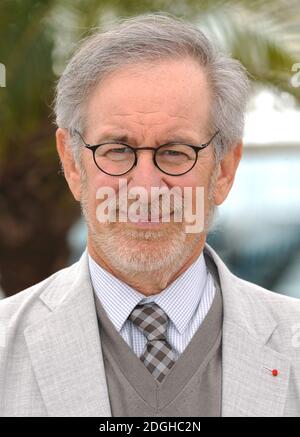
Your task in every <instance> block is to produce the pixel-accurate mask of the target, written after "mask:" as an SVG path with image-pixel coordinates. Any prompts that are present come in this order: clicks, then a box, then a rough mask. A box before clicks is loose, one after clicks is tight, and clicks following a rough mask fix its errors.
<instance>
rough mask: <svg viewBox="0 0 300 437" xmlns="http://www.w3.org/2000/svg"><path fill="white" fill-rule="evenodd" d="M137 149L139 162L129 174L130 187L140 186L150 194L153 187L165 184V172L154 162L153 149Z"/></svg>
mask: <svg viewBox="0 0 300 437" xmlns="http://www.w3.org/2000/svg"><path fill="white" fill-rule="evenodd" d="M137 150H138V152H137V164H136V166H135V167H133V169H132V170H131V171H130V173H129V175H128V188H130V186H134V187H136V186H140V187H143V188H145V189H146V190H147V191H148V193H149V194H150V192H151V187H161V186H162V185H165V184H163V181H162V179H163V178H164V173H162V172H161V171H160V170H159V168H157V167H156V165H155V164H154V162H153V154H154V151H153V150H139V149H137Z"/></svg>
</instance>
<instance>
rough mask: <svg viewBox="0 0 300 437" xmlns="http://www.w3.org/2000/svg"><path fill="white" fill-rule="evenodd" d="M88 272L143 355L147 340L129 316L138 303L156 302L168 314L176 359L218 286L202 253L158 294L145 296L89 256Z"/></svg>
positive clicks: (115, 320)
mask: <svg viewBox="0 0 300 437" xmlns="http://www.w3.org/2000/svg"><path fill="white" fill-rule="evenodd" d="M89 270H90V276H91V281H92V285H93V288H94V291H95V294H96V298H98V299H99V300H100V303H101V305H102V307H103V308H104V310H105V311H106V314H107V316H108V317H109V319H110V320H111V322H112V323H113V325H114V327H115V328H116V330H117V331H118V332H119V334H120V335H121V336H122V337H123V339H124V340H125V341H126V343H127V344H128V345H129V347H130V348H131V349H132V350H133V351H134V352H135V353H136V355H137V356H138V357H140V356H141V354H142V352H143V350H144V348H145V345H146V342H147V340H146V337H145V336H144V334H143V333H142V332H141V331H140V330H139V329H138V328H137V327H136V325H134V324H133V323H132V322H131V321H130V320H128V316H129V315H130V313H131V312H132V310H133V309H134V307H135V306H136V305H137V304H143V303H149V302H155V303H156V304H157V305H159V306H160V307H161V308H162V309H163V310H164V311H165V312H166V314H167V315H168V317H169V323H168V327H167V339H168V341H169V343H170V345H171V346H172V348H173V350H174V354H175V359H176V360H177V359H178V357H179V356H180V354H181V353H182V352H183V351H184V349H185V348H186V347H187V345H188V344H189V342H190V341H191V339H192V337H193V335H194V334H195V332H196V331H197V329H198V328H199V327H200V325H201V323H202V321H203V320H204V318H205V316H206V314H207V313H208V311H209V309H210V306H211V304H212V301H213V298H214V295H215V287H214V283H213V278H212V277H211V274H210V273H209V272H208V270H207V268H206V265H205V260H204V256H203V253H201V254H200V256H199V257H198V258H197V259H196V261H195V262H194V263H193V264H192V265H191V266H190V267H189V268H188V269H187V270H186V271H185V272H183V273H182V274H181V275H180V276H179V277H178V278H177V279H176V280H175V281H173V282H172V283H171V284H170V285H169V286H168V287H166V288H165V289H164V290H162V291H161V292H160V293H159V294H156V295H152V296H147V297H146V296H144V295H143V294H141V293H140V292H138V291H137V290H135V289H133V288H132V287H130V286H129V285H128V284H126V283H124V282H123V281H121V280H120V279H118V278H117V277H115V276H113V275H112V274H111V273H109V272H108V271H107V270H105V269H104V268H102V267H101V266H99V264H97V263H96V262H95V260H94V259H93V258H92V257H91V256H90V255H89Z"/></svg>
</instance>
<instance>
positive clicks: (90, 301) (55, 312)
mask: <svg viewBox="0 0 300 437" xmlns="http://www.w3.org/2000/svg"><path fill="white" fill-rule="evenodd" d="M76 266H77V270H74V269H72V270H71V271H70V274H69V275H70V276H69V277H68V278H66V277H64V282H61V281H59V280H57V281H56V282H55V281H54V284H53V286H52V288H51V289H49V288H47V289H46V292H45V293H44V294H42V295H41V299H42V301H43V304H45V305H47V306H48V307H49V309H50V310H51V312H50V313H49V315H48V316H47V317H46V318H44V319H43V320H41V321H40V322H39V323H36V324H34V325H31V326H30V327H29V328H27V329H26V330H25V332H24V334H25V339H26V343H27V347H28V350H29V354H30V357H31V361H32V366H33V369H34V372H35V375H36V379H37V383H38V385H39V388H40V391H41V394H42V396H43V399H44V402H45V405H46V408H47V411H48V414H49V416H98V417H99V416H111V411H110V404H109V397H108V391H107V384H106V379H105V371H104V364H103V357H102V351H101V345H100V337H99V330H98V322H97V317H96V312H95V305H94V297H93V291H92V288H91V285H90V280H89V276H88V265H87V252H85V253H84V254H83V256H82V258H81V260H80V261H79V263H77V264H76ZM74 276H75V279H74ZM64 296H65V297H64ZM63 297H64V299H63ZM62 299H63V301H62V302H60V303H59V304H58V303H57V302H58V301H61V300H62Z"/></svg>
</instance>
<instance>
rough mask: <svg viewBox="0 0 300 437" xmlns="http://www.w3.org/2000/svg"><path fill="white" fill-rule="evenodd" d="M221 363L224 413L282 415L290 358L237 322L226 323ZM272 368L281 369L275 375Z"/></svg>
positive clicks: (231, 414) (230, 414)
mask: <svg viewBox="0 0 300 437" xmlns="http://www.w3.org/2000/svg"><path fill="white" fill-rule="evenodd" d="M222 364H223V366H222V368H223V379H222V392H223V395H222V416H244V417H245V416H260V417H261V416H269V417H271V416H274V417H275V416H276V417H278V416H282V415H283V412H284V405H285V400H286V395H287V389H288V382H289V373H290V360H289V358H287V357H285V356H284V355H282V354H279V353H278V352H276V351H274V350H272V349H270V348H269V347H267V346H264V345H263V344H261V343H259V342H258V341H257V339H255V338H253V337H252V336H251V335H249V334H248V333H247V332H246V331H245V330H243V329H242V328H241V327H239V326H237V325H235V324H234V323H231V322H228V323H226V322H224V325H223V356H222ZM268 369H269V370H268ZM272 369H277V370H278V372H279V373H278V376H273V375H272V372H271V370H272Z"/></svg>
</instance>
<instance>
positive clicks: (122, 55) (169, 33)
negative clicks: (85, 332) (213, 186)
mask: <svg viewBox="0 0 300 437" xmlns="http://www.w3.org/2000/svg"><path fill="white" fill-rule="evenodd" d="M187 56H190V57H192V58H193V59H195V60H197V61H198V62H199V64H200V65H201V66H202V68H204V71H205V72H206V76H207V80H208V83H209V85H210V88H211V92H212V98H213V100H212V101H213V104H212V108H211V114H210V126H209V129H210V130H211V131H213V130H216V129H218V130H219V131H220V138H221V140H220V141H218V144H216V146H215V154H216V156H217V158H220V157H221V156H223V154H224V153H225V152H226V151H227V150H228V149H229V148H230V147H232V146H233V145H235V144H237V143H238V142H239V141H240V140H241V139H242V136H243V129H244V114H245V110H246V104H247V98H248V95H249V90H250V81H249V79H248V76H247V72H246V69H245V68H244V67H243V66H242V64H241V63H240V62H239V61H237V60H235V59H233V58H231V57H230V56H227V55H226V54H224V53H222V52H221V51H220V50H219V49H218V48H217V47H215V46H214V45H213V44H212V43H211V42H210V41H209V40H208V39H207V38H206V36H205V35H204V34H203V32H202V31H201V30H200V29H199V28H198V27H197V26H195V25H193V24H191V23H188V22H186V21H183V20H182V19H180V18H176V17H174V16H172V15H170V14H168V13H161V12H160V13H151V14H143V15H138V16H136V17H131V18H127V19H121V20H119V21H118V22H117V23H116V24H114V25H112V26H110V28H108V29H106V30H101V31H99V30H98V29H97V31H96V32H95V33H93V34H92V35H89V36H88V37H86V38H85V39H83V40H81V42H80V43H79V47H78V48H77V50H76V51H75V53H74V54H73V56H72V57H71V59H70V60H69V62H68V64H67V66H66V68H65V70H64V72H63V74H62V75H61V77H60V79H59V80H58V82H57V87H56V96H55V100H54V111H55V114H56V124H57V126H58V127H62V128H66V129H68V130H69V132H70V134H71V136H70V144H71V146H72V148H73V154H74V157H75V159H76V160H78V159H79V147H80V146H79V144H80V142H79V141H78V138H76V137H75V135H74V130H75V129H77V130H79V131H80V132H82V133H84V132H85V126H86V111H85V105H86V104H87V100H88V98H89V96H90V95H91V93H92V91H93V89H94V88H95V87H96V86H97V85H98V84H99V83H100V82H101V81H102V80H103V79H104V78H105V77H106V76H107V75H109V74H110V73H112V72H115V71H117V70H121V69H124V68H125V67H126V65H129V64H131V65H133V64H137V63H147V62H151V61H155V60H160V59H168V58H169V59H178V58H185V57H187Z"/></svg>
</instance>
